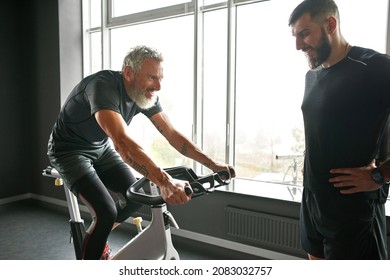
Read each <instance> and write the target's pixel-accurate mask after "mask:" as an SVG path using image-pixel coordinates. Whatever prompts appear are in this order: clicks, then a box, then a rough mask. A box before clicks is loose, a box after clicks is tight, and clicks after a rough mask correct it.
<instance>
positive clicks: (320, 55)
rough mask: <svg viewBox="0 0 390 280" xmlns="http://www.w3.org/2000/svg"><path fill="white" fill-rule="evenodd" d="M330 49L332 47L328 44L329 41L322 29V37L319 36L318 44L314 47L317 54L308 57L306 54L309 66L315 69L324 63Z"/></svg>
mask: <svg viewBox="0 0 390 280" xmlns="http://www.w3.org/2000/svg"><path fill="white" fill-rule="evenodd" d="M331 50H332V47H331V45H330V41H329V39H328V37H326V33H325V31H324V30H322V38H321V43H320V46H319V47H317V48H315V49H314V51H315V53H316V54H317V56H316V57H309V56H308V55H306V57H307V60H308V62H309V67H310V68H311V69H315V68H317V67H319V66H320V65H321V64H322V63H324V61H325V60H327V59H328V57H329V55H330V52H331Z"/></svg>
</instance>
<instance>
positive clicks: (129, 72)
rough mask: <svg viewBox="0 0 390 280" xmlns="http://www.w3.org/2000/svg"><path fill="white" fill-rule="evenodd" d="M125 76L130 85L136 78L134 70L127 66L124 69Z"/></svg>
mask: <svg viewBox="0 0 390 280" xmlns="http://www.w3.org/2000/svg"><path fill="white" fill-rule="evenodd" d="M123 76H124V77H125V79H126V81H128V82H130V83H131V82H133V81H134V77H135V74H134V71H133V69H131V67H130V66H126V67H125V68H124V69H123Z"/></svg>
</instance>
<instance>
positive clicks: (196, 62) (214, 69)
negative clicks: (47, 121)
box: [83, 0, 388, 200]
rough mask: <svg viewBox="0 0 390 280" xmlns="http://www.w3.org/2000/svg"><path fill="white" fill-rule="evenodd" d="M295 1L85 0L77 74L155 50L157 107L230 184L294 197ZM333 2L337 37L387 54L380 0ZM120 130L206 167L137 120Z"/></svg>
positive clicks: (175, 159)
mask: <svg viewBox="0 0 390 280" xmlns="http://www.w3.org/2000/svg"><path fill="white" fill-rule="evenodd" d="M300 2H301V0H269V1H253V0H251V1H249V0H248V1H247V0H230V1H221V0H204V1H201V0H199V1H191V0H187V1H186V0H169V1H158V0H156V1H144V0H139V1H136V0H133V1H124V0H102V1H101V2H100V1H99V0H84V5H83V7H84V14H85V18H86V19H88V20H86V21H85V28H84V29H85V52H84V53H85V75H88V74H90V73H93V72H96V71H98V70H100V69H103V68H110V69H113V70H120V69H121V65H122V59H123V57H124V56H125V55H126V53H127V52H128V51H129V49H130V48H131V47H132V46H135V45H139V44H142V45H149V46H152V47H155V48H157V49H158V50H159V51H161V52H162V53H163V55H164V57H165V60H164V64H163V66H164V80H163V82H162V89H161V91H160V94H159V96H160V98H161V101H162V105H163V108H164V110H165V111H166V112H167V113H168V115H169V116H170V118H171V120H172V122H173V123H174V124H175V125H176V126H177V127H178V129H179V130H181V131H182V132H183V133H184V134H185V135H187V136H188V137H189V138H192V139H193V140H194V142H196V143H197V144H198V145H199V146H201V148H202V149H203V150H204V151H206V153H208V154H209V155H210V156H212V157H213V158H215V159H216V160H218V161H224V162H229V163H230V164H233V165H235V167H236V171H237V175H238V178H237V180H234V184H232V186H231V188H232V190H235V191H246V190H247V188H251V190H250V192H252V193H253V192H255V190H256V191H257V192H259V193H261V195H266V196H271V197H278V198H282V199H284V198H285V199H288V200H291V199H292V200H299V199H300V193H301V192H300V188H301V187H300V186H301V180H302V178H301V175H300V168H301V162H302V152H303V150H304V134H303V123H302V116H301V110H300V106H301V101H302V96H303V90H304V76H305V73H306V71H307V70H308V66H307V63H306V59H305V57H304V55H303V54H302V53H301V52H298V51H297V50H296V49H295V40H294V38H293V37H292V36H291V30H290V28H289V27H288V24H287V23H288V17H289V15H290V13H291V12H292V10H293V8H294V7H295V6H296V5H297V4H299V3H300ZM337 3H338V6H339V9H340V14H341V26H342V31H343V34H344V36H345V37H346V39H347V40H348V41H349V42H350V43H351V44H353V45H359V46H363V47H369V48H373V49H376V50H378V51H380V52H386V42H387V20H388V0H376V1H370V0H354V1H343V0H338V1H337ZM129 129H130V130H132V131H134V133H133V135H134V137H135V138H136V139H137V140H138V141H139V142H140V144H141V145H142V146H143V147H144V148H145V149H146V150H147V151H149V153H150V154H151V155H152V157H153V158H154V159H155V160H156V161H157V162H158V163H159V164H160V165H162V166H174V165H180V164H188V165H193V167H194V168H196V169H197V170H198V171H202V172H208V170H204V169H201V168H200V166H199V165H197V164H195V163H193V162H191V161H188V160H187V159H186V158H184V157H182V156H181V155H180V154H179V153H178V152H176V151H175V150H173V149H172V148H171V147H170V146H169V145H168V144H167V143H166V141H165V140H164V139H163V138H162V137H161V135H160V134H159V133H158V132H157V131H156V130H155V129H154V127H153V126H152V125H151V124H150V122H149V120H147V119H146V118H142V117H137V118H135V119H134V121H133V123H131V124H130V127H129ZM265 182H267V183H265ZM241 186H245V188H244V189H243V188H242V187H241Z"/></svg>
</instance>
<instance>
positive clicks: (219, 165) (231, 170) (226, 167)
mask: <svg viewBox="0 0 390 280" xmlns="http://www.w3.org/2000/svg"><path fill="white" fill-rule="evenodd" d="M210 169H211V170H213V172H215V173H218V172H219V171H227V172H228V173H229V175H230V177H229V178H221V179H223V180H229V179H231V178H234V177H236V171H235V170H234V167H233V166H231V165H227V164H224V163H216V164H215V166H213V167H212V168H211V167H210Z"/></svg>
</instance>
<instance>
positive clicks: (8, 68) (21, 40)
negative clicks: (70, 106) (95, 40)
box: [0, 0, 82, 199]
mask: <svg viewBox="0 0 390 280" xmlns="http://www.w3.org/2000/svg"><path fill="white" fill-rule="evenodd" d="M81 22H82V17H81V1H52V0H30V1H29V0H18V1H6V2H5V3H2V7H1V17H0V24H1V26H3V28H2V33H1V42H2V43H1V44H0V77H1V81H2V82H1V83H0V98H1V101H2V102H1V103H0V122H1V129H2V137H1V139H0V147H1V156H2V160H1V161H0V178H1V185H0V199H2V198H8V197H14V196H18V195H22V194H26V193H38V194H41V195H47V196H51V197H58V198H63V197H64V196H63V191H62V190H57V189H53V188H51V184H50V182H49V181H48V180H45V178H42V176H41V170H42V168H44V167H45V166H46V165H47V164H48V160H47V157H46V146H47V140H48V137H49V133H50V130H51V127H52V126H53V123H54V120H55V117H56V116H57V114H58V111H59V109H60V106H61V97H62V98H65V97H66V96H67V95H68V92H69V91H70V89H71V87H73V86H74V84H75V83H76V81H78V80H79V79H80V78H81V77H82V31H81V28H80V26H81Z"/></svg>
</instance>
